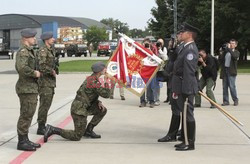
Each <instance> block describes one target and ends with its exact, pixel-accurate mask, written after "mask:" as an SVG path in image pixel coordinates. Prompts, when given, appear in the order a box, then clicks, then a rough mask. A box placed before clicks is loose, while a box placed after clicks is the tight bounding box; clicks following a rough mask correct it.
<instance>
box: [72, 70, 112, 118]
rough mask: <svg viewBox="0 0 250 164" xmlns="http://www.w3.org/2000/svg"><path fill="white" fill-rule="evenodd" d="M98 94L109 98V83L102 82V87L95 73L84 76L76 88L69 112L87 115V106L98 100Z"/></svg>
mask: <svg viewBox="0 0 250 164" xmlns="http://www.w3.org/2000/svg"><path fill="white" fill-rule="evenodd" d="M99 96H101V97H103V98H109V96H110V89H109V84H108V83H104V87H103V86H102V84H101V82H100V81H99V80H98V78H97V77H96V75H95V74H92V75H91V76H89V77H87V78H86V80H85V81H84V82H83V84H82V85H81V86H80V88H79V89H78V91H77V94H76V97H75V100H74V101H73V103H72V106H71V112H72V113H75V114H77V115H84V116H87V110H88V107H90V106H91V104H93V103H96V102H99V100H98V98H99Z"/></svg>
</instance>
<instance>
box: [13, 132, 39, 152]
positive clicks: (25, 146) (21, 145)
mask: <svg viewBox="0 0 250 164" xmlns="http://www.w3.org/2000/svg"><path fill="white" fill-rule="evenodd" d="M17 150H24V151H36V147H35V146H32V145H31V144H30V142H29V140H28V138H27V135H20V134H18V143H17Z"/></svg>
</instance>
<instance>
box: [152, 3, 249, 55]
mask: <svg viewBox="0 0 250 164" xmlns="http://www.w3.org/2000/svg"><path fill="white" fill-rule="evenodd" d="M155 2H156V5H157V7H154V8H152V10H151V14H152V16H153V19H151V20H150V21H149V28H150V29H151V30H152V33H153V34H154V36H156V37H160V36H161V35H167V36H170V34H171V33H173V12H172V11H171V10H170V8H169V6H172V4H173V0H156V1H155ZM249 8H250V3H249V2H247V1H245V0H215V50H218V49H219V48H220V47H221V45H222V44H223V43H225V42H227V41H229V39H231V38H235V39H236V40H238V41H239V44H238V48H239V50H240V52H241V57H240V59H246V54H247V53H246V52H247V49H248V50H249V49H250V21H249V20H250V13H249ZM182 22H188V23H190V24H192V25H194V26H196V27H198V28H199V29H200V33H199V34H198V38H197V44H198V47H199V48H205V49H206V50H210V39H211V0H178V24H180V23H182ZM161 37H162V36H161Z"/></svg>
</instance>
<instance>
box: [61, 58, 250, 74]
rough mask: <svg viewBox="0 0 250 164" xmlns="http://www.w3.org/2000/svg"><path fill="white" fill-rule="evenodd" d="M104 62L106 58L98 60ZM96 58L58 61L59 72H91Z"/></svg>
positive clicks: (244, 64) (248, 68)
mask: <svg viewBox="0 0 250 164" xmlns="http://www.w3.org/2000/svg"><path fill="white" fill-rule="evenodd" d="M100 61H103V62H104V63H106V62H107V60H100ZM95 62H97V60H74V61H67V62H62V63H60V72H92V71H91V65H92V64H93V63H95ZM238 73H250V61H241V62H239V63H238Z"/></svg>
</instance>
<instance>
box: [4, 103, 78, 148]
mask: <svg viewBox="0 0 250 164" xmlns="http://www.w3.org/2000/svg"><path fill="white" fill-rule="evenodd" d="M72 101H73V100H70V101H69V102H67V103H65V104H63V105H62V106H60V107H59V108H57V109H56V110H54V111H53V112H51V113H49V114H48V117H49V116H50V115H52V114H54V113H55V112H57V111H58V110H60V109H62V108H63V107H65V106H66V105H68V104H69V103H71V102H72ZM36 124H37V122H35V123H34V124H32V125H31V126H30V127H33V126H34V125H36ZM15 137H17V134H16V135H15V136H13V137H11V138H10V139H8V140H7V141H4V142H3V143H0V146H3V145H4V144H6V143H8V142H10V141H11V140H13V139H14V138H15Z"/></svg>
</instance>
